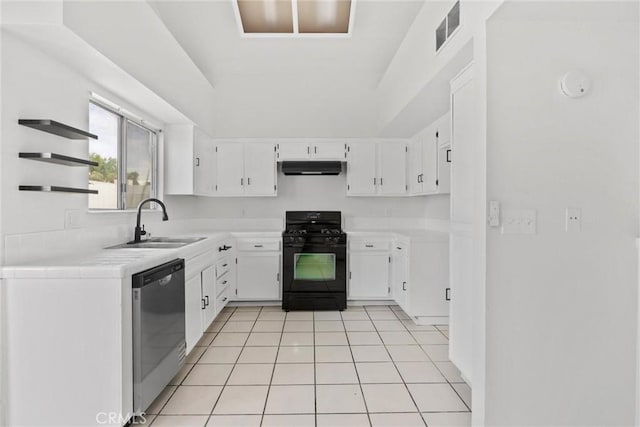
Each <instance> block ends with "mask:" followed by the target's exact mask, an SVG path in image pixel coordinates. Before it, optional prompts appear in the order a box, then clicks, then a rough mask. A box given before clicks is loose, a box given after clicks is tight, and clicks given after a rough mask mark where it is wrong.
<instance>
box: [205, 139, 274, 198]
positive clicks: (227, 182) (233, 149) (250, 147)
mask: <svg viewBox="0 0 640 427" xmlns="http://www.w3.org/2000/svg"><path fill="white" fill-rule="evenodd" d="M216 155H217V156H216V157H217V161H218V168H217V170H218V179H217V193H216V194H217V195H219V196H275V195H276V150H275V144H270V143H261V142H251V143H246V144H244V143H241V142H225V143H219V144H218V145H217V146H216Z"/></svg>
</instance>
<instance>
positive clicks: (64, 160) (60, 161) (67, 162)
mask: <svg viewBox="0 0 640 427" xmlns="http://www.w3.org/2000/svg"><path fill="white" fill-rule="evenodd" d="M18 157H20V158H21V159H29V160H38V161H40V162H45V163H55V164H57V165H64V166H98V163H96V162H92V161H90V160H85V159H78V158H76V157H69V156H64V155H62V154H56V153H18Z"/></svg>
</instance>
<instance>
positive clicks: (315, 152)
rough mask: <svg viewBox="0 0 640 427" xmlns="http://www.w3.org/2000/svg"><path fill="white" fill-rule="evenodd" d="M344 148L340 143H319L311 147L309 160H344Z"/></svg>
mask: <svg viewBox="0 0 640 427" xmlns="http://www.w3.org/2000/svg"><path fill="white" fill-rule="evenodd" d="M346 150H347V149H346V147H345V144H344V143H342V142H321V143H317V144H313V145H312V147H311V158H312V159H315V160H338V161H345V160H346V155H345V154H346V152H347V151H346Z"/></svg>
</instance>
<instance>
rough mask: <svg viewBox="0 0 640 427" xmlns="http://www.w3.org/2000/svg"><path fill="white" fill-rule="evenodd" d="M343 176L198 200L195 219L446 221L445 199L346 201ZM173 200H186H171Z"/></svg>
mask: <svg viewBox="0 0 640 427" xmlns="http://www.w3.org/2000/svg"><path fill="white" fill-rule="evenodd" d="M346 188H347V186H346V177H345V173H344V172H343V173H341V174H340V175H335V176H284V175H283V174H282V173H278V197H262V198H218V197H216V198H198V199H197V200H196V202H195V203H196V205H195V206H196V210H197V213H196V216H197V217H198V218H211V217H222V218H235V217H238V218H241V217H246V218H284V213H285V211H287V210H340V211H342V212H343V214H344V215H345V217H350V218H354V217H361V218H363V217H364V218H371V217H379V218H383V217H395V218H431V219H445V220H446V219H448V217H449V197H448V196H430V197H346V195H345V193H346ZM174 199H180V201H181V203H183V200H185V199H186V200H189V199H194V198H188V197H187V198H185V197H181V196H175V197H174Z"/></svg>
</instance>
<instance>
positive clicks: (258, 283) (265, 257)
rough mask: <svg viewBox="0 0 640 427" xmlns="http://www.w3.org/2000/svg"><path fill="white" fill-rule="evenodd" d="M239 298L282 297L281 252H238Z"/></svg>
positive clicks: (262, 298) (273, 298)
mask: <svg viewBox="0 0 640 427" xmlns="http://www.w3.org/2000/svg"><path fill="white" fill-rule="evenodd" d="M236 286H237V287H236V292H237V299H252V300H277V299H280V254H279V253H267V254H265V253H251V252H244V253H238V266H237V283H236Z"/></svg>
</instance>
